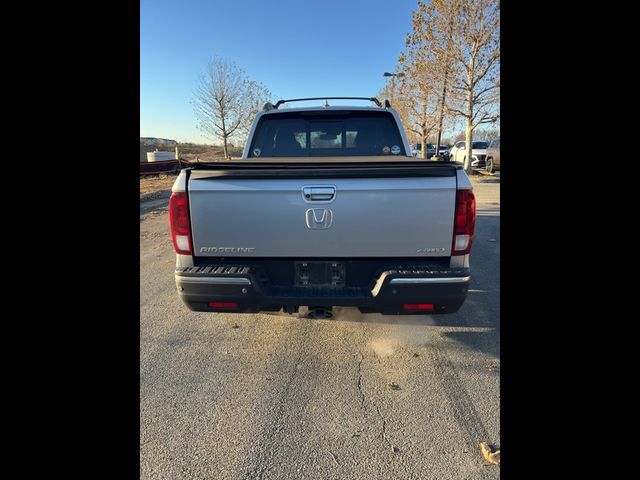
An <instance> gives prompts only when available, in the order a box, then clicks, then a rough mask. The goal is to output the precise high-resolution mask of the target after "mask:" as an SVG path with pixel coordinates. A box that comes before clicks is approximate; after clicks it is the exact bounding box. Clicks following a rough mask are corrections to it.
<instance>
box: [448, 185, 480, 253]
mask: <svg viewBox="0 0 640 480" xmlns="http://www.w3.org/2000/svg"><path fill="white" fill-rule="evenodd" d="M475 226H476V197H475V196H474V195H473V191H472V190H458V191H457V192H456V213H455V221H454V226H453V244H452V247H451V255H466V254H467V253H469V252H470V251H471V240H473V230H474V228H475Z"/></svg>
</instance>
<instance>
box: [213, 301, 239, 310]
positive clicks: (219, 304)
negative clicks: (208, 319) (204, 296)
mask: <svg viewBox="0 0 640 480" xmlns="http://www.w3.org/2000/svg"><path fill="white" fill-rule="evenodd" d="M208 305H209V308H229V309H232V308H238V303H237V302H209V304H208Z"/></svg>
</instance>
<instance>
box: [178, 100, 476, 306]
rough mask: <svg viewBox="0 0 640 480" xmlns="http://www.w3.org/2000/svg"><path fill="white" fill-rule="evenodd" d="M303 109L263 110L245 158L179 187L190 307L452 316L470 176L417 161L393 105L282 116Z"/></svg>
mask: <svg viewBox="0 0 640 480" xmlns="http://www.w3.org/2000/svg"><path fill="white" fill-rule="evenodd" d="M325 98H326V97H323V98H322V100H324V99H325ZM334 98H345V97H334ZM351 98H357V97H351ZM296 100H301V99H296ZM296 100H280V101H278V102H277V103H276V104H275V105H272V104H271V103H267V104H266V105H265V106H264V109H263V110H262V111H261V112H259V113H258V115H257V116H256V118H255V120H254V122H253V125H252V127H251V130H250V133H249V138H248V141H247V143H246V145H245V148H244V151H243V154H242V158H241V159H240V160H238V161H229V162H219V163H209V164H199V165H197V166H193V167H191V168H187V169H184V170H182V172H181V173H180V175H179V176H178V178H177V179H176V182H175V184H174V185H173V189H172V195H171V199H170V201H169V215H170V223H171V235H172V237H173V244H174V248H175V251H176V269H175V280H176V285H177V288H178V293H179V295H180V297H181V298H182V300H183V301H184V303H185V304H186V305H187V306H188V307H189V308H190V309H191V310H195V311H199V312H220V311H226V312H236V313H250V312H259V311H280V310H284V311H285V312H288V313H296V312H298V309H299V308H300V307H301V306H303V307H307V308H308V310H309V312H310V314H312V315H316V316H325V317H328V316H330V315H331V308H332V307H333V306H354V307H358V309H359V310H360V311H361V312H363V313H382V314H386V315H397V314H403V315H405V314H425V313H428V314H444V313H453V312H455V311H457V310H458V309H459V308H460V306H461V305H462V304H463V302H464V300H465V297H466V294H467V288H468V284H469V278H470V277H469V275H470V274H469V252H470V250H471V243H472V239H473V232H474V226H475V213H476V212H475V197H474V195H473V192H472V185H471V182H470V180H469V178H468V177H467V175H466V174H465V172H464V170H463V169H462V167H461V166H459V165H456V164H455V163H449V162H433V161H427V160H422V159H416V158H414V157H413V156H412V155H411V150H410V146H409V143H408V141H407V137H406V135H405V132H404V130H403V128H402V124H401V122H400V118H399V117H398V114H397V113H396V112H395V110H393V109H392V108H391V106H390V104H389V102H388V101H385V102H384V104H381V102H379V101H378V100H377V99H375V98H370V99H366V100H370V101H372V102H373V103H375V106H370V107H369V106H365V107H363V106H359V107H358V106H316V107H304V108H279V107H280V106H281V105H282V104H283V103H288V102H293V101H296ZM312 100H315V99H312ZM352 103H353V102H352Z"/></svg>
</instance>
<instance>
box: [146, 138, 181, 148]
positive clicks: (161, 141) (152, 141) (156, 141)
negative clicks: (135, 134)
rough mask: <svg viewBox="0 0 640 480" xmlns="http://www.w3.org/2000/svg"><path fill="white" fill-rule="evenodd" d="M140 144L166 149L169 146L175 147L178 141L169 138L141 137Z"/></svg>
mask: <svg viewBox="0 0 640 480" xmlns="http://www.w3.org/2000/svg"><path fill="white" fill-rule="evenodd" d="M140 144H141V145H151V146H154V147H165V146H168V145H171V146H175V144H176V141H175V140H170V139H168V138H156V137H140Z"/></svg>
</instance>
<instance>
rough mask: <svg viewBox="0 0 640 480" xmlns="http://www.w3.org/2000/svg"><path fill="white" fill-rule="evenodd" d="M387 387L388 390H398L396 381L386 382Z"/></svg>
mask: <svg viewBox="0 0 640 480" xmlns="http://www.w3.org/2000/svg"><path fill="white" fill-rule="evenodd" d="M387 388H389V389H390V390H400V385H398V384H397V383H393V382H391V383H387Z"/></svg>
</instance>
